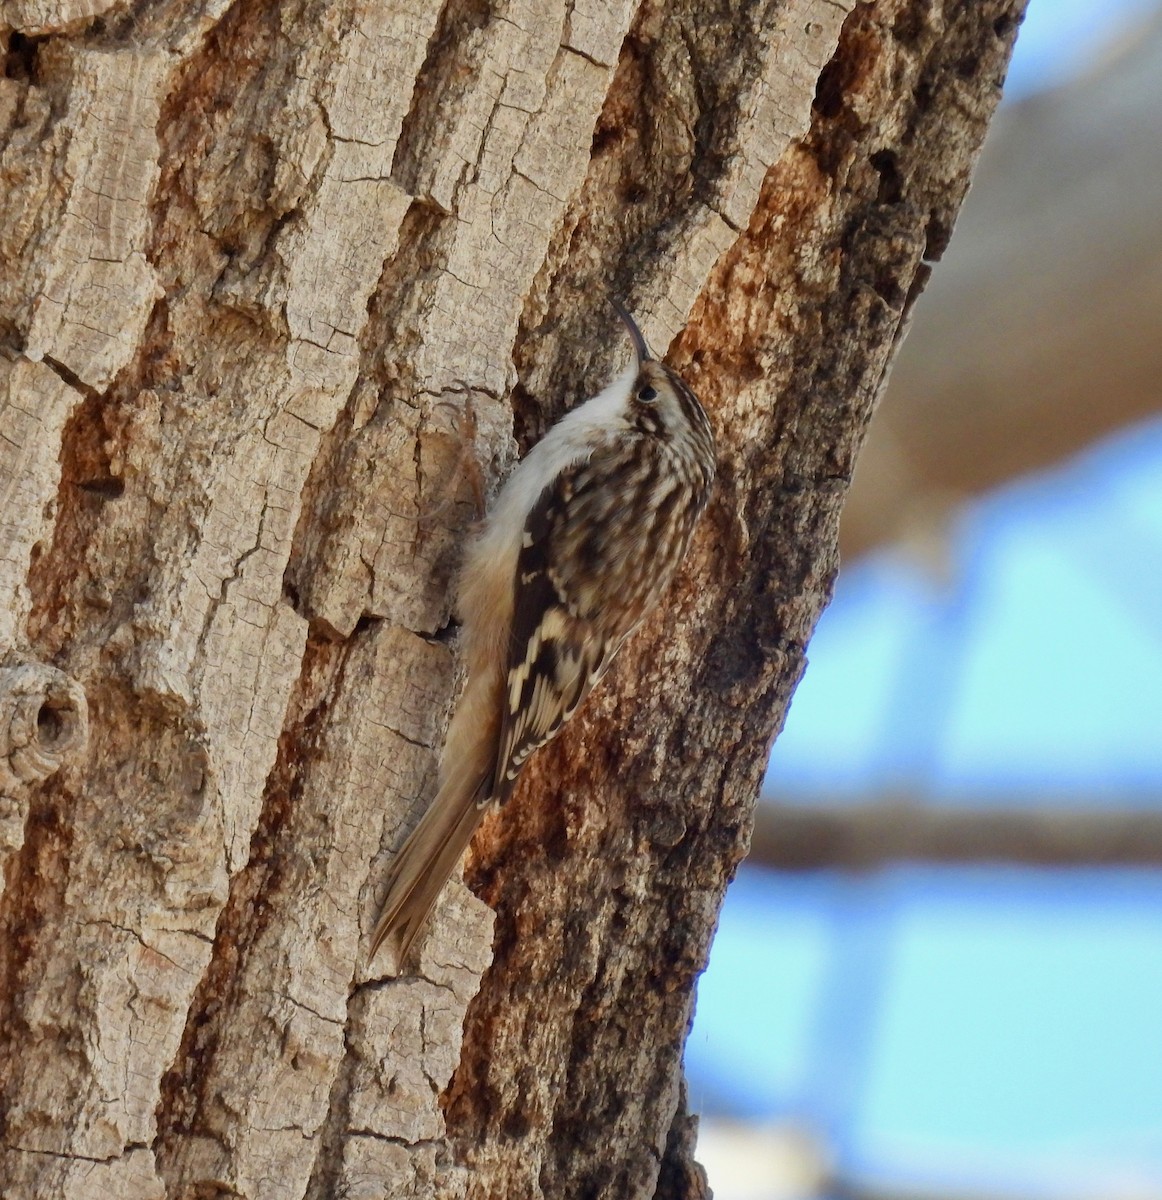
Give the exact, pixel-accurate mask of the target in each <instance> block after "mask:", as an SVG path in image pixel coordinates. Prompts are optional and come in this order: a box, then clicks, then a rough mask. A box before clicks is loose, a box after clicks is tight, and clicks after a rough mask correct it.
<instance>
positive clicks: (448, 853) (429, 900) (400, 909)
mask: <svg viewBox="0 0 1162 1200" xmlns="http://www.w3.org/2000/svg"><path fill="white" fill-rule="evenodd" d="M482 788H483V781H481V780H480V779H465V778H464V777H463V775H462V774H460V773H457V774H455V775H453V777H452V778H451V779H449V780H447V782H445V783H444V785H443V786H442V787H441V788H440V790H439V792H437V794H436V798H435V799H434V800H433V801H432V803H431V806H430V807H429V808H428V811H427V812H426V813H424V815H423V816H422V817H421V818H420V823H419V824H418V825H417V826H416V827H415V829H414V830H413V831H412V833H411V835H410V836H409V837H408V840H407V841H406V842H404V844H403V846H402V847H401V848H400V850H399V852H398V853H397V854H396V856H395V859H394V860H393V862H392V864H391V871H390V874H389V875H388V881H387V898H386V899H385V900H384V904H383V912H382V913H381V915H380V918H379V920H378V922H377V923H376V926H375V932H374V933H373V934H372V937H371V950H370V952H369V954H368V956H367V958H368V962H371V961H372V960H373V959H374V958H375V955H376V953H377V952H378V950H379V948H380V946H382V945H383V943H384V942H385V941H387V940H388V939H389V938H390V939H391V940H392V942H393V944H394V949H395V965H396V969H397V970H399V969H400V968H402V966H403V962H404V959H405V958H406V957H407V954H408V951H409V950H410V949H411V946H412V943H413V942H414V941H415V940H416V938H417V937H418V936H419V934H420V932H421V931H422V930H423V928H424V925H425V924H426V923H427V920H428V916H429V914H430V913H431V911H432V909H433V908H434V907H435V904H436V899H437V897H438V896H439V895H440V892H442V891H443V889H444V884H446V883H447V882H448V879H449V878H450V877H451V875H452V872H453V871H454V870H455V869H456V864H457V863H458V862H459V861H460V856H461V855H462V854H463V853H464V851H465V850H466V849H467V847H468V843H469V842H470V841H471V840H472V835H473V833H475V832H476V826H477V825H479V824H480V819H481V817H483V816H484V808H483V807H481V805H480V803H479V801H480V799H481V794H482Z"/></svg>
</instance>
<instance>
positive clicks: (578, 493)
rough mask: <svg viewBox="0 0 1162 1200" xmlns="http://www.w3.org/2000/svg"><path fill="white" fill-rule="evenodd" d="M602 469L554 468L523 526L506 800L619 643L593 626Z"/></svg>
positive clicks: (501, 774)
mask: <svg viewBox="0 0 1162 1200" xmlns="http://www.w3.org/2000/svg"><path fill="white" fill-rule="evenodd" d="M602 475H603V473H602V471H601V469H600V466H599V465H598V464H595V463H594V462H592V461H590V462H588V463H583V464H578V465H577V466H575V467H573V468H571V469H569V470H567V471H564V472H562V474H561V475H560V476H558V478H557V479H556V480H555V481H554V482H553V484H552V485H550V486H549V487H548V488H546V489H545V491H544V492H543V493H542V495H541V497H540V499H539V500H538V501H537V503H536V504H535V505H534V506H533V508H532V510H531V511H530V513H529V516H528V519H527V520H526V522H525V527H524V536H523V542H522V545H521V550H520V554H519V556H518V558H517V567H516V591H515V602H514V606H513V620H512V633H511V639H510V643H509V660H508V673H507V676H506V680H505V694H504V710H503V715H502V719H501V730H500V743H499V753H498V755H497V762H496V774H495V777H494V780H495V782H494V786H493V790H492V796H491V798H492V799H497V800H504V799H505V798H507V796H508V794H509V792H510V791H511V790H512V787H513V784H514V783H515V782H516V777H517V775H518V774H520V770H521V768H522V767H523V766H524V764H525V762H526V761H527V760H528V757H529V755H530V754H532V753H533V751H534V750H537V749H538V748H539V747H541V746H543V745H544V744H545V743H546V742H547V741H549V740H550V739H551V738H552V737H553V736H554V735H555V734H556V733H557V731H558V730H559V729H560V728H561V726H562V725H563V724H564V723H565V722H566V721H567V720H568V719H569V718H570V717H571V716H572V715H573V714H574V713H575V712H576V711H577V708H578V706H579V705H580V704H581V702H582V701H583V700H584V699H585V697H586V696H587V695H588V694H589V691H590V689H591V688H592V687H593V685H594V684H595V683H596V682H597V681H598V680H599V679H600V678H601V676H602V675H603V674H604V672H605V669H606V668H607V667H608V666H609V663H610V661H611V660H612V658H613V656H614V654H616V652H617V650H618V648H619V647H620V645H621V643H622V641H623V640H624V639H623V638H622V637H620V636H619V637H616V638H612V639H611V638H608V637H605V636H603V634H602V631H601V621H600V579H598V578H597V577H596V575H595V572H596V571H597V570H599V569H600V568H599V560H600V538H601V534H602V531H601V529H600V528H599V527H598V526H599V521H598V520H597V512H596V506H597V502H598V501H599V499H600V498H599V496H597V495H596V493H597V492H598V490H599V489H601V488H603V487H604V486H605V485H606V481H605V480H604V479H603V477H602ZM587 493H593V494H591V495H590V494H587ZM588 501H593V502H594V503H592V504H591V503H588ZM587 542H589V543H591V544H586V543H587Z"/></svg>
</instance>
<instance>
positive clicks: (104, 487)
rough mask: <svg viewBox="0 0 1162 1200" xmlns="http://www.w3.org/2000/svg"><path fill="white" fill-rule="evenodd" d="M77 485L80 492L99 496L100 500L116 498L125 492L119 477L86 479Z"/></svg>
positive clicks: (123, 484) (122, 481)
mask: <svg viewBox="0 0 1162 1200" xmlns="http://www.w3.org/2000/svg"><path fill="white" fill-rule="evenodd" d="M77 487H79V488H80V489H81V491H82V492H88V493H89V494H90V495H91V496H100V497H101V499H102V500H117V499H119V498H120V497H121V496H122V495H123V494H124V492H125V482H124V480H121V479H114V478H112V477H110V478H108V479H86V480H84V482H82V483H78V484H77Z"/></svg>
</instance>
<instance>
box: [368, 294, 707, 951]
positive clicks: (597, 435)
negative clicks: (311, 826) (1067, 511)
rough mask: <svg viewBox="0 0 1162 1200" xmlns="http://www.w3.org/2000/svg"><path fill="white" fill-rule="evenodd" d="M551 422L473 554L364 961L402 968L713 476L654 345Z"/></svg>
mask: <svg viewBox="0 0 1162 1200" xmlns="http://www.w3.org/2000/svg"><path fill="white" fill-rule="evenodd" d="M616 307H617V311H618V315H619V316H620V317H621V318H622V320H623V321H624V323H625V326H626V328H627V330H628V331H629V334H630V339H631V341H632V342H633V347H634V360H635V361H634V362H633V363H632V364H631V366H630V368H629V369H628V370H627V371H625V372H624V373H623V374H622V375H621V376H620V377H619V378H618V379H616V380H615V381H614V382H613V383H611V384H610V385H609V387H607V388H606V389H605V390H604V391H603V392H601V393H600V394H599V395H597V396H595V397H594V398H593V399H592V400H588V401H586V402H585V403H584V404H582V405H580V406H579V407H577V408H576V409H574V410H573V411H572V412H570V413H569V414H568V415H567V416H565V417H564V418H563V419H562V420H561V421H560V422H558V423H557V425H555V426H554V427H553V428H552V429H551V430H550V431H549V432H548V433H547V434H546V435H545V437H544V438H542V440H541V441H540V442H538V443H537V445H536V446H534V447H533V449H532V450H531V451H530V452H529V454H528V456H527V457H526V458H525V459H524V461H523V462H522V463H520V465H519V466H518V467H517V468H516V470H515V471H514V472H513V474H512V476H511V477H510V478H509V480H508V482H507V483H506V484H505V486H504V487H503V488H502V490H501V492H500V495H499V496H498V497H497V499H496V502H495V504H494V505H493V508H492V510H491V512H490V513H489V515H488V517H487V519H486V521H485V523H484V526H483V528H482V530H481V532H480V535H479V536H478V537H477V538H476V539H475V541H474V542H473V544H472V545H471V547H470V548H469V550H468V553H467V556H466V560H465V563H464V569H463V573H462V578H461V586H460V616H461V619H462V621H463V644H464V650H465V655H466V657H467V665H468V682H467V684H466V686H465V689H464V694H463V695H462V696H461V698H460V703H459V704H458V705H457V708H456V713H455V715H454V716H453V718H452V723H451V725H450V727H449V730H448V737H447V740H446V741H445V744H444V752H443V755H442V757H441V760H440V787H439V791H438V792H437V794H436V797H435V799H434V800H433V801H432V803H431V805H430V807H429V808H428V810H427V812H426V813H425V814H424V816H423V817H422V818H421V819H420V822H419V824H418V825H417V826H416V828H415V830H414V831H413V833H412V834H411V835H410V836H409V838H408V839H407V841H406V842H405V843H404V845H403V847H402V848H401V849H400V851H399V852H398V853H397V855H396V856H395V858H394V859H393V861H392V864H391V868H390V870H389V873H388V882H387V896H386V900H385V902H384V907H383V911H382V915H381V916H380V918H379V921H378V923H377V925H376V928H375V932H374V934H373V936H372V939H371V951H370V956H371V957H374V955H375V954H376V952H377V951H378V949H379V947H380V946H381V945H382V944H383V942H384V941H386V940H388V939H389V938H390V939H391V940H392V942H393V943H394V947H395V952H396V954H395V958H396V966H397V969H398V968H399V967H401V966H402V964H403V960H404V958H405V957H406V955H407V953H408V951H409V949H410V947H411V945H412V944H413V942H414V941H415V939H416V937H417V936H418V935H419V933H420V932H421V930H422V929H423V927H424V925H425V923H426V921H427V918H428V914H429V913H430V912H431V909H432V907H433V906H434V904H435V902H436V899H437V897H438V896H439V894H440V891H441V890H442V889H443V886H444V884H445V883H446V882H447V880H448V877H449V876H450V875H451V874H452V872H453V870H454V869H455V867H456V863H457V862H458V861H459V859H460V856H461V854H462V853H463V851H464V849H465V848H466V847H467V845H468V842H469V840H470V839H471V837H472V834H473V832H474V831H475V829H476V826H477V825H478V823H479V821H480V819H481V817H482V816H483V814H484V811H485V809H486V808H487V807H488V805H489V804H492V803H501V802H503V801H504V800H506V799H507V798H508V795H509V793H510V792H511V791H512V788H513V785H514V783H515V782H516V778H517V776H518V775H519V773H520V770H521V768H522V767H523V766H524V764H525V762H526V761H527V760H528V758H529V755H531V754H532V753H533V752H534V751H535V750H536V749H538V748H539V747H540V746H543V745H544V744H545V743H546V742H547V741H549V740H550V739H551V738H552V737H553V736H554V735H555V734H556V733H557V731H558V730H559V729H560V728H561V726H562V725H563V724H564V723H565V722H566V721H567V720H568V719H569V718H570V717H571V716H572V715H573V713H574V712H576V711H577V708H578V707H579V706H580V704H581V703H582V701H583V700H584V699H585V697H586V696H587V695H588V694H589V692H590V690H591V689H592V687H593V685H594V684H595V683H597V681H598V680H599V679H600V678H601V676H602V675H603V674H604V672H605V670H606V668H607V667H608V666H609V664H610V662H611V661H612V659H613V657H614V655H615V654H616V653H617V651H618V650H619V649H620V647H621V645H622V643H623V642H624V641H625V639H626V638H627V637H628V636H629V634H630V633H631V632H632V631H633V629H634V628H635V626H636V625H637V624H638V623H639V622H640V620H641V619H642V617H643V616H644V615H645V613H646V612H648V611H649V609H650V608H651V607H652V606H653V605H654V604H655V603H656V602H657V601H658V599H659V598H660V596H661V595H662V593H663V592H664V591H665V589H666V588H667V587H668V586H669V583H670V580H671V579H672V577H673V574H674V571H675V569H676V567H677V565H678V563H679V562H680V561H681V559H682V556H683V555H684V554H685V552H686V547H687V545H688V544H689V540H690V535H691V533H692V532H693V529H694V525H695V523H696V522H697V520H698V517H699V515H700V514H701V512H702V510H703V508H704V507H705V505H706V501H707V499H708V498H709V494H710V488H711V484H712V483H713V479H714V466H715V463H714V454H715V451H714V438H713V435H712V433H711V430H710V424H709V422H708V421H707V419H706V414H705V412H704V411H703V409H702V406H701V405H700V404H699V403H698V400H697V399H696V398H695V396H694V394H693V392H691V391H690V389H689V388H688V387H687V386H686V385H685V384H684V383H683V382H682V381H681V380H680V379H679V378H678V377H677V375H675V374H674V373H673V372H672V371H671V370H670V369H669V368H668V367H666V366H665V365H664V364H663V363H660V362H658V361H656V360H655V359H654V358H653V357H652V356H651V355H650V352H649V349H648V347H647V346H646V344H645V341H644V339H643V338H642V336H641V333H640V332H639V331H638V328H637V326H636V325H635V324H634V322H633V319H632V318H631V317H630V316H629V314H628V313H627V312H626V311H625V310H624V309H622V308H621V306H620V305H616Z"/></svg>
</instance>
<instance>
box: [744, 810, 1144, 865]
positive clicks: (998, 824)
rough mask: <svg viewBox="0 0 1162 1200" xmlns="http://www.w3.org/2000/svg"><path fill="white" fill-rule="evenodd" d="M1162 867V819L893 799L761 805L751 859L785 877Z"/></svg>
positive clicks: (1119, 813)
mask: <svg viewBox="0 0 1162 1200" xmlns="http://www.w3.org/2000/svg"><path fill="white" fill-rule="evenodd" d="M900 860H909V861H915V862H943V863H980V862H1009V863H1023V864H1026V865H1037V866H1115V865H1116V866H1155V865H1158V864H1159V863H1162V813H1159V812H1157V811H1137V810H1125V809H1122V810H1113V811H1094V810H1088V811H1085V810H1082V811H1079V810H1077V809H1073V810H1070V809H1069V808H1068V807H1054V806H1053V804H1052V803H1051V802H1050V801H1048V800H1046V801H1044V804H1043V806H1039V807H1037V808H1032V809H1031V808H1020V807H995V806H991V807H988V808H978V807H972V808H968V807H965V808H959V807H958V808H944V807H941V808H934V807H930V806H927V805H923V806H921V805H910V804H904V803H900V802H886V803H879V804H866V805H862V804H861V805H859V806H854V805H823V806H820V805H816V806H812V807H810V808H808V807H798V806H796V807H794V808H791V807H787V806H785V805H776V804H769V803H768V804H760V805H759V806H758V809H757V811H756V813H755V829H754V837H753V839H752V841H751V851H750V858H749V860H748V861H750V862H751V863H754V864H757V865H759V866H765V867H776V868H778V869H780V870H785V871H796V870H799V871H801V870H811V869H816V868H824V867H840V868H848V869H862V868H868V867H877V866H882V865H884V864H886V863H892V862H897V861H900Z"/></svg>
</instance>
